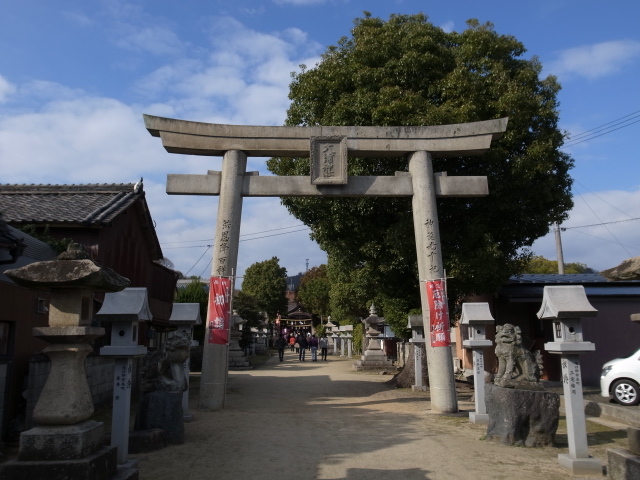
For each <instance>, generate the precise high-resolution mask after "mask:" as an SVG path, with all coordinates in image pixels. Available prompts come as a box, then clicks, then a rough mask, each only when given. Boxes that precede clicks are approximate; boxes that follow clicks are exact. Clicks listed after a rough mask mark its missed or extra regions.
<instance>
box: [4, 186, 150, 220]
mask: <svg viewBox="0 0 640 480" xmlns="http://www.w3.org/2000/svg"><path fill="white" fill-rule="evenodd" d="M140 185H141V184H140ZM134 187H135V185H134V184H132V183H128V184H89V185H0V212H2V214H3V215H4V218H5V220H6V221H7V223H10V224H13V225H16V224H28V223H34V224H38V223H51V224H80V225H86V226H99V225H108V224H109V223H110V222H111V221H112V220H113V219H114V218H115V217H116V216H117V215H118V214H119V213H120V212H122V211H124V210H126V209H127V208H128V207H129V206H130V205H131V204H133V203H134V202H135V201H136V200H138V199H139V198H140V196H141V195H143V191H142V188H137V189H135V190H134Z"/></svg>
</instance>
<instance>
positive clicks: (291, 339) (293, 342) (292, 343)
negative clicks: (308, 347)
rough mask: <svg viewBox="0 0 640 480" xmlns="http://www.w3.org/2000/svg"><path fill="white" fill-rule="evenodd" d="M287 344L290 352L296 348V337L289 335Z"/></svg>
mask: <svg viewBox="0 0 640 480" xmlns="http://www.w3.org/2000/svg"><path fill="white" fill-rule="evenodd" d="M289 346H290V347H291V351H292V352H294V351H295V350H296V337H295V335H293V334H291V336H290V337H289Z"/></svg>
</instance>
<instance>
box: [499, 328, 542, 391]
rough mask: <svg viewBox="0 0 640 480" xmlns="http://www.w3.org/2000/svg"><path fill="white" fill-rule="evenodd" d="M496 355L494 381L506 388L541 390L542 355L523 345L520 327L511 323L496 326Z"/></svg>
mask: <svg viewBox="0 0 640 480" xmlns="http://www.w3.org/2000/svg"><path fill="white" fill-rule="evenodd" d="M496 356H497V357H498V373H497V374H496V376H495V379H494V383H495V384H496V385H497V386H499V387H504V388H524V389H528V390H541V389H542V387H541V385H540V384H539V381H540V374H541V372H542V356H541V355H540V352H539V351H536V352H535V353H533V354H532V353H531V352H529V351H528V350H527V349H525V348H524V347H523V346H522V335H521V334H520V327H515V326H513V325H511V324H510V323H506V324H504V325H498V326H497V327H496Z"/></svg>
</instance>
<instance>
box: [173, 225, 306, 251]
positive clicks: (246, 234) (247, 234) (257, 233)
mask: <svg viewBox="0 0 640 480" xmlns="http://www.w3.org/2000/svg"><path fill="white" fill-rule="evenodd" d="M302 226H304V223H299V224H298V225H291V226H288V227H280V228H272V229H271V230H263V231H261V232H254V233H243V234H242V235H240V236H241V237H246V236H250V235H259V234H261V233H269V232H276V231H280V230H286V229H288V228H295V227H302ZM297 231H299V230H296V232H297ZM285 233H289V232H285ZM291 233H293V232H291ZM212 241H213V238H202V239H200V240H179V241H176V242H162V244H163V245H173V244H175V243H189V242H212ZM193 246H194V247H199V246H201V245H193ZM166 248H191V247H166Z"/></svg>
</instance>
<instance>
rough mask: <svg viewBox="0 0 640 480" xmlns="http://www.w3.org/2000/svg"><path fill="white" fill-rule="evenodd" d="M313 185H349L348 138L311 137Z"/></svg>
mask: <svg viewBox="0 0 640 480" xmlns="http://www.w3.org/2000/svg"><path fill="white" fill-rule="evenodd" d="M310 143H311V151H310V154H311V183H312V184H313V185H346V184H347V181H348V179H347V138H346V137H311V140H310Z"/></svg>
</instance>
